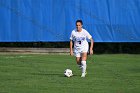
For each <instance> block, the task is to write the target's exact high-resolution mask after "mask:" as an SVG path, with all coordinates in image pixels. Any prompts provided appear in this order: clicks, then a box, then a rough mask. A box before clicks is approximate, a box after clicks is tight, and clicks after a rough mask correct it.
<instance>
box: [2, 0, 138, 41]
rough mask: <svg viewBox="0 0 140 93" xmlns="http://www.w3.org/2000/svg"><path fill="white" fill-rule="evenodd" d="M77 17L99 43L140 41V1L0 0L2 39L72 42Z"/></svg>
mask: <svg viewBox="0 0 140 93" xmlns="http://www.w3.org/2000/svg"><path fill="white" fill-rule="evenodd" d="M77 19H82V20H83V22H84V28H85V29H87V31H88V32H89V33H90V34H91V35H92V36H93V38H94V40H95V42H140V0H0V42H34V41H35V42H36V41H44V42H48V41H51V42H55V41H69V36H70V33H71V31H72V30H73V29H74V28H75V21H76V20H77Z"/></svg>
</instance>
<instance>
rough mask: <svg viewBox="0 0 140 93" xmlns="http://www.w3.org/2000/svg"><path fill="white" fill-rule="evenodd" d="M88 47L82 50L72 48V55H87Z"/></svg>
mask: <svg viewBox="0 0 140 93" xmlns="http://www.w3.org/2000/svg"><path fill="white" fill-rule="evenodd" d="M88 48H89V46H86V47H83V48H74V55H75V56H76V57H81V56H82V53H87V52H88Z"/></svg>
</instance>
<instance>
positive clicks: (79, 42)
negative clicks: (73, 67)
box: [70, 20, 93, 77]
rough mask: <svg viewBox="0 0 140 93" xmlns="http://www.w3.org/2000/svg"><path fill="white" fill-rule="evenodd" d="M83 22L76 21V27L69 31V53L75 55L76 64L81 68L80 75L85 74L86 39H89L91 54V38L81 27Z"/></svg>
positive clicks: (87, 46)
mask: <svg viewBox="0 0 140 93" xmlns="http://www.w3.org/2000/svg"><path fill="white" fill-rule="evenodd" d="M82 26H83V22H82V20H77V21H76V29H74V30H73V31H72V32H71V36H70V55H73V53H74V55H75V56H76V62H77V64H78V66H79V67H80V68H81V70H82V75H81V77H85V76H86V68H87V65H86V60H87V53H88V49H89V45H88V42H87V39H89V40H90V42H91V45H90V51H89V52H90V55H92V54H93V39H92V36H91V35H90V34H89V33H88V32H87V31H86V30H85V29H83V28H82ZM73 42H74V51H73Z"/></svg>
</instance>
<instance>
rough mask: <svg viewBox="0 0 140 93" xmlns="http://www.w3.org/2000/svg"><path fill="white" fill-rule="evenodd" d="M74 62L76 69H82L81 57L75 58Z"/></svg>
mask: <svg viewBox="0 0 140 93" xmlns="http://www.w3.org/2000/svg"><path fill="white" fill-rule="evenodd" d="M76 62H77V65H78V67H79V68H81V67H82V65H81V57H76Z"/></svg>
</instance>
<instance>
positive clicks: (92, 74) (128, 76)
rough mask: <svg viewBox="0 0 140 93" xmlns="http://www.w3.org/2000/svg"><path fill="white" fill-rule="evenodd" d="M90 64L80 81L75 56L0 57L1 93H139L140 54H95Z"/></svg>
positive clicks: (35, 55) (24, 55) (89, 59)
mask: <svg viewBox="0 0 140 93" xmlns="http://www.w3.org/2000/svg"><path fill="white" fill-rule="evenodd" d="M87 65H88V68H87V71H88V74H87V76H86V77H85V78H81V77H80V76H81V71H80V70H79V68H78V67H77V65H76V62H75V57H71V56H68V55H44V54H40V55H39V54H30V55H29V54H19V55H16V54H14V55H11V54H7V55H6V54H0V93H140V55H128V54H116V55H94V56H89V58H88V63H87ZM67 68H70V69H72V70H73V74H74V76H73V77H71V78H67V77H64V75H63V72H64V70H65V69H67Z"/></svg>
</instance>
